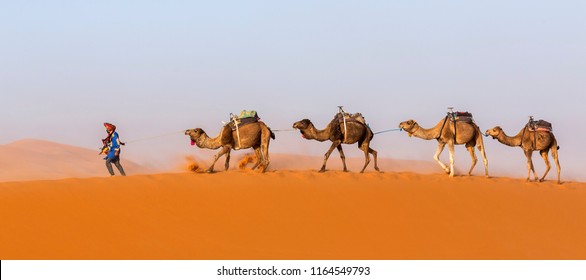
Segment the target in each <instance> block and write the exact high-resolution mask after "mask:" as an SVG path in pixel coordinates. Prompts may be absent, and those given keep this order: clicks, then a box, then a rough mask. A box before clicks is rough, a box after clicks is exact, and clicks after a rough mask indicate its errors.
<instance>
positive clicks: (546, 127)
mask: <svg viewBox="0 0 586 280" xmlns="http://www.w3.org/2000/svg"><path fill="white" fill-rule="evenodd" d="M527 128H528V129H529V131H544V132H551V131H552V130H553V128H552V126H551V123H550V122H547V121H544V120H538V121H534V120H530V121H529V123H527Z"/></svg>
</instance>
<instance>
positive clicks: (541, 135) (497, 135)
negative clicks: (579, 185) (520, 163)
mask: <svg viewBox="0 0 586 280" xmlns="http://www.w3.org/2000/svg"><path fill="white" fill-rule="evenodd" d="M486 134H487V135H490V136H492V138H493V139H497V140H498V141H499V142H501V143H503V144H505V145H507V146H510V147H521V149H523V152H524V153H525V157H526V158H527V181H528V182H529V181H531V179H530V177H531V171H533V175H534V176H535V181H537V180H538V176H537V173H536V172H535V168H534V167H533V160H532V155H533V151H539V153H540V154H541V157H542V158H543V161H544V162H545V165H546V169H545V173H544V174H543V177H541V179H539V182H543V181H544V180H545V176H546V175H547V173H548V172H549V170H550V168H551V165H550V164H549V150H550V149H551V155H552V157H553V159H554V160H555V164H556V166H557V169H558V184H561V181H560V173H561V167H560V162H559V159H558V150H559V148H560V147H559V146H558V143H557V140H556V139H555V136H554V135H553V133H552V132H550V131H530V130H529V129H527V126H525V127H523V129H521V131H519V133H517V135H515V136H513V137H510V136H507V135H506V134H505V132H504V131H503V129H502V128H501V127H500V126H496V127H494V128H491V129H489V130H487V131H486Z"/></svg>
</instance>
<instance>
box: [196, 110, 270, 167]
mask: <svg viewBox="0 0 586 280" xmlns="http://www.w3.org/2000/svg"><path fill="white" fill-rule="evenodd" d="M238 133H239V134H240V141H238V135H237V132H236V131H232V129H231V128H230V126H228V125H225V126H224V127H223V128H222V131H221V132H220V134H219V135H218V136H216V137H214V138H210V137H209V136H208V135H207V134H206V133H205V131H204V130H203V129H201V128H195V129H188V130H186V131H185V135H188V136H189V137H190V138H191V145H194V144H195V145H197V147H199V148H202V149H212V150H216V149H220V148H221V150H220V152H218V153H217V154H216V155H215V156H214V162H213V163H212V165H211V166H210V167H209V168H208V170H207V172H209V173H211V172H214V165H215V164H216V161H218V159H219V158H220V157H222V156H223V155H224V154H225V155H226V162H225V163H224V168H225V170H228V168H229V166H230V151H231V150H240V149H250V148H252V149H254V152H255V154H256V163H255V164H254V166H253V167H252V169H253V170H254V169H256V168H257V167H258V166H259V165H261V164H262V172H265V171H266V170H267V167H268V166H269V162H270V160H269V142H270V141H271V139H270V138H272V139H275V134H274V133H273V132H272V131H271V129H270V128H269V127H268V126H267V125H266V124H265V123H263V122H260V121H259V122H256V123H250V124H247V125H243V126H241V127H240V128H239V131H238ZM239 142H240V143H239Z"/></svg>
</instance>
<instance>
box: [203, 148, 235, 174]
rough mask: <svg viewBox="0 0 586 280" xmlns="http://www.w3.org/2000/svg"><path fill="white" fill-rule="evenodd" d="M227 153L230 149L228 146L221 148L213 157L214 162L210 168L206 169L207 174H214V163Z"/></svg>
mask: <svg viewBox="0 0 586 280" xmlns="http://www.w3.org/2000/svg"><path fill="white" fill-rule="evenodd" d="M229 151H230V147H229V146H224V147H222V149H221V150H220V152H218V153H217V154H216V155H215V156H214V162H213V163H212V166H210V168H208V172H209V173H212V172H214V165H215V164H216V161H218V159H220V157H222V156H223V155H224V154H225V153H227V152H229Z"/></svg>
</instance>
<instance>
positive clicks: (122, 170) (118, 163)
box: [114, 157, 126, 176]
mask: <svg viewBox="0 0 586 280" xmlns="http://www.w3.org/2000/svg"><path fill="white" fill-rule="evenodd" d="M114 165H116V168H118V171H120V175H122V176H126V173H124V168H122V165H121V164H120V157H116V161H114Z"/></svg>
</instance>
